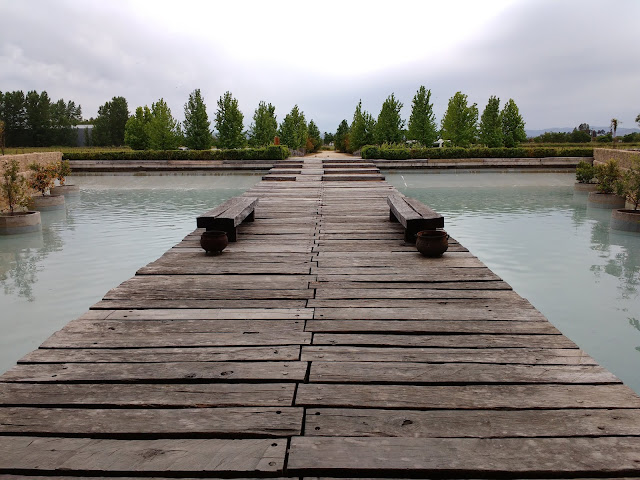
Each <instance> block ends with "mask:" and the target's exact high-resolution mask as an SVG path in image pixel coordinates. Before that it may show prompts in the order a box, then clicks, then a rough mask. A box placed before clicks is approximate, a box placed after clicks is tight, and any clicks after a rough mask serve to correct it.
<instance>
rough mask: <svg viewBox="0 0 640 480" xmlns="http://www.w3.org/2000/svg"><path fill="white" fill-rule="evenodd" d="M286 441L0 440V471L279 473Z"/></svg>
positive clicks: (18, 438)
mask: <svg viewBox="0 0 640 480" xmlns="http://www.w3.org/2000/svg"><path fill="white" fill-rule="evenodd" d="M286 447H287V441H286V439H242V440H227V439H162V440H112V439H88V438H55V437H53V438H43V437H16V436H9V437H0V472H2V471H4V472H13V473H21V472H25V473H29V472H44V473H53V472H61V471H64V472H65V473H70V472H77V473H107V472H109V473H118V474H129V475H131V474H135V475H140V474H142V473H148V474H152V475H162V474H167V473H172V474H174V475H178V474H188V473H194V472H197V473H198V474H200V475H201V474H203V473H208V472H211V473H216V474H223V473H231V472H234V473H235V472H246V473H255V472H265V473H274V472H276V473H277V472H282V470H283V466H284V457H285V452H286Z"/></svg>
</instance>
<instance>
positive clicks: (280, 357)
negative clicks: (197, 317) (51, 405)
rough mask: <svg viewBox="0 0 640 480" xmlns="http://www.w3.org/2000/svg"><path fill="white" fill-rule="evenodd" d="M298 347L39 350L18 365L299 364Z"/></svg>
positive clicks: (28, 354)
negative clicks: (296, 362) (268, 361)
mask: <svg viewBox="0 0 640 480" xmlns="http://www.w3.org/2000/svg"><path fill="white" fill-rule="evenodd" d="M299 356H300V347H299V346H294V345H286V346H285V345H279V346H274V347H259V346H255V345H252V346H248V347H202V348H113V349H109V348H78V349H75V348H60V349H56V348H39V349H37V350H34V351H32V352H30V353H27V354H26V355H25V356H24V357H22V358H21V359H20V360H18V363H112V362H113V363H138V362H140V363H165V362H230V361H231V362H233V361H236V362H237V361H256V360H270V361H293V360H298V358H299Z"/></svg>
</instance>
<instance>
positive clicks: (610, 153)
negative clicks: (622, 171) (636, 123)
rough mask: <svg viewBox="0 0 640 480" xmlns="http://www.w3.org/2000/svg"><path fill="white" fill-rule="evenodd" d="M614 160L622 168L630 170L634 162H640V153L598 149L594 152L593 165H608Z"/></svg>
mask: <svg viewBox="0 0 640 480" xmlns="http://www.w3.org/2000/svg"><path fill="white" fill-rule="evenodd" d="M611 159H614V160H616V161H617V162H618V165H619V166H620V167H621V168H630V167H631V165H633V162H640V151H637V150H617V149H613V148H596V149H594V150H593V163H594V164H598V163H606V162H608V161H609V160H611Z"/></svg>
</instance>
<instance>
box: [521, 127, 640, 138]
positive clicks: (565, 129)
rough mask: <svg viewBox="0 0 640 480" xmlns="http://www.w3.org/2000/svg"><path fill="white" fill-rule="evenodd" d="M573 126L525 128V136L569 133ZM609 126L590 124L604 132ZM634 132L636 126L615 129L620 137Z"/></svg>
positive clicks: (593, 128)
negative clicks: (539, 128) (538, 128)
mask: <svg viewBox="0 0 640 480" xmlns="http://www.w3.org/2000/svg"><path fill="white" fill-rule="evenodd" d="M573 128H574V127H556V128H545V129H544V130H525V131H526V132H527V137H537V136H539V135H542V134H543V133H546V132H565V133H569V132H573ZM610 128H611V127H610V126H609V125H607V126H606V127H598V126H596V125H591V129H592V130H604V131H605V132H608V131H609V130H610ZM635 132H640V129H638V128H625V127H618V130H616V135H617V136H619V137H621V136H623V135H627V134H629V133H635Z"/></svg>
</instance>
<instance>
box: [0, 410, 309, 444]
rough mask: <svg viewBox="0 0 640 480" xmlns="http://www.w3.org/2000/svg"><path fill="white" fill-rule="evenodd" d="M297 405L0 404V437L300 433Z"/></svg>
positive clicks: (300, 420)
mask: <svg viewBox="0 0 640 480" xmlns="http://www.w3.org/2000/svg"><path fill="white" fill-rule="evenodd" d="M301 428H302V408H292V407H242V408H224V407H221V408H187V409H184V408H183V409H178V410H176V409H100V408H98V409H87V408H33V407H11V408H0V435H1V434H22V435H34V434H36V435H49V436H69V435H82V436H86V437H93V438H95V437H96V436H100V437H109V438H166V437H168V436H171V437H182V438H194V437H209V438H211V437H236V438H242V437H282V436H291V435H300V433H301Z"/></svg>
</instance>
